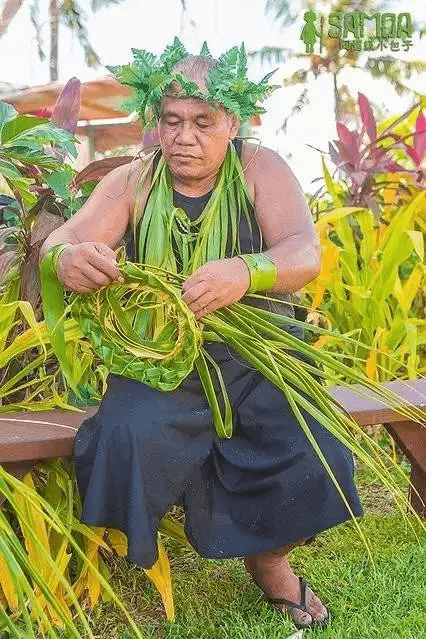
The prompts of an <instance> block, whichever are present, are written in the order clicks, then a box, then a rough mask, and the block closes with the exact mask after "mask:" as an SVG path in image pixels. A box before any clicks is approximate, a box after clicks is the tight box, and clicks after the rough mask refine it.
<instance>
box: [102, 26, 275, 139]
mask: <svg viewBox="0 0 426 639" xmlns="http://www.w3.org/2000/svg"><path fill="white" fill-rule="evenodd" d="M132 53H133V62H131V63H129V64H125V65H122V66H108V67H107V69H109V71H111V73H114V75H115V76H116V78H117V80H118V82H120V83H121V84H123V85H125V86H128V87H130V88H131V89H133V91H134V94H133V96H132V98H131V99H130V100H128V101H127V102H126V103H125V106H126V107H127V108H128V109H129V110H135V111H138V113H139V115H140V118H141V121H142V124H143V126H144V127H145V128H151V127H152V126H153V125H154V124H155V123H156V117H157V114H158V106H159V103H160V100H161V98H162V97H163V96H164V94H165V93H166V90H167V89H168V88H169V87H170V85H171V84H172V83H173V82H177V83H178V84H179V85H180V87H181V92H180V94H178V95H181V96H182V97H183V96H188V97H194V98H201V99H202V100H205V101H207V102H208V103H209V104H211V105H217V103H218V102H219V103H220V104H222V105H223V107H224V108H225V109H226V110H227V111H229V112H230V113H233V114H234V115H236V116H237V118H239V119H240V120H242V121H245V120H248V119H250V118H251V117H252V116H253V115H258V114H261V113H264V112H265V109H264V108H263V107H261V106H259V104H258V102H262V101H263V100H264V99H265V98H266V97H267V96H268V95H269V94H270V93H271V92H272V91H273V90H274V89H276V88H278V86H277V85H269V84H268V81H269V78H270V77H271V75H272V73H274V71H273V72H271V73H268V74H267V75H265V76H264V77H263V78H262V80H261V81H260V82H258V83H256V82H251V81H250V80H248V78H247V56H246V53H245V49H244V44H241V47H240V48H238V47H237V46H235V47H232V48H231V49H229V51H227V52H226V53H224V54H222V55H221V56H220V58H219V61H218V64H217V65H216V66H215V67H214V68H213V69H212V70H211V71H210V73H209V75H208V77H207V82H206V84H207V90H208V92H207V94H206V93H205V92H204V93H203V92H202V91H200V89H199V87H198V86H197V84H195V83H194V82H191V81H189V80H188V79H187V78H185V76H183V75H182V74H181V73H173V72H172V69H173V66H174V65H175V64H176V63H177V62H180V61H181V60H183V59H184V58H186V57H187V56H188V52H187V51H186V49H185V47H184V45H183V44H182V42H181V41H180V40H179V38H177V37H176V38H175V39H174V41H173V44H170V45H168V46H167V47H166V49H165V50H164V52H163V53H162V54H161V56H160V58H159V59H157V57H156V56H155V55H154V54H153V53H150V52H149V51H145V50H142V49H132ZM199 55H200V57H202V58H211V57H212V56H211V53H210V51H209V49H208V46H207V43H206V42H204V44H203V46H202V48H201V51H200V54H199Z"/></svg>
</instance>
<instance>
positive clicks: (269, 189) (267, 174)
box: [247, 148, 321, 293]
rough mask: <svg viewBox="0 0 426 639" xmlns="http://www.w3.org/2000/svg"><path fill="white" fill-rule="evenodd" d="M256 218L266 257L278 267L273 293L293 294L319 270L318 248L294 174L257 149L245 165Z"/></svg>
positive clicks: (271, 154)
mask: <svg viewBox="0 0 426 639" xmlns="http://www.w3.org/2000/svg"><path fill="white" fill-rule="evenodd" d="M247 179H248V180H249V181H251V182H252V184H253V185H254V204H255V214H256V219H257V221H258V224H259V228H260V229H261V232H262V235H263V238H264V242H265V244H266V246H267V247H268V250H267V251H265V254H266V255H268V256H269V257H270V258H271V259H272V261H273V262H275V264H276V266H277V267H278V277H277V282H276V284H275V286H274V288H273V289H272V291H276V292H282V293H284V292H294V291H298V290H299V289H301V288H302V287H303V286H304V285H305V284H307V283H308V282H310V281H311V280H312V279H314V278H315V277H316V276H317V275H318V274H319V272H320V268H321V246H320V243H319V238H318V235H317V232H316V229H315V225H314V223H313V220H312V216H311V213H310V211H309V207H308V205H307V203H306V198H305V196H304V194H303V192H302V189H301V188H300V185H299V183H298V181H297V179H296V178H295V176H294V174H293V173H292V171H291V170H290V168H289V167H288V166H287V164H286V163H285V162H284V160H283V159H282V158H280V157H279V156H278V155H277V154H276V153H274V152H273V151H271V150H270V149H266V148H260V149H259V151H258V153H257V154H256V155H255V156H254V158H253V162H252V163H251V164H250V165H249V166H248V169H247Z"/></svg>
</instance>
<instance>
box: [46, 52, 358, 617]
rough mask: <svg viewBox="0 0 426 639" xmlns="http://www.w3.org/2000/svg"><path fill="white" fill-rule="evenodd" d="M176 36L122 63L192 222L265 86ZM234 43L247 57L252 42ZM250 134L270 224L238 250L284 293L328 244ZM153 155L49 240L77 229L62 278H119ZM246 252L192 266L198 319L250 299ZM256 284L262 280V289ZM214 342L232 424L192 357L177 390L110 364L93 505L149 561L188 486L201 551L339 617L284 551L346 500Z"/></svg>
mask: <svg viewBox="0 0 426 639" xmlns="http://www.w3.org/2000/svg"><path fill="white" fill-rule="evenodd" d="M177 43H178V41H177V42H176V40H175V43H174V45H173V46H174V47H175V50H174V52H173V51H172V54H173V55H169V54H170V50H169V51H167V50H166V52H165V54H164V55H163V56H162V58H161V59H160V62H159V63H156V64H155V66H153V67H152V68H151V69H150V70H149V69H148V71H149V72H148V71H146V64H147V62H146V60H147V57H146V55H145V54H146V52H134V53H135V63H134V65H133V66H131V65H129V68H127V67H123V68H122V69H121V70H120V69H119V70H116V69H115V71H116V72H117V75H118V77H119V78H121V79H122V81H123V78H124V79H125V78H127V79H128V78H129V77H135V76H136V75H137V74H138V73H139V75H138V80H137V81H136V83H135V84H132V82H134V81H133V80H128V81H127V83H128V84H131V85H132V86H133V87H134V88H136V89H137V91H139V105H142V106H140V108H141V115H142V117H143V118H144V117H146V113H147V112H148V111H149V109H151V111H152V110H154V113H155V114H156V117H157V120H158V122H157V126H158V135H159V139H160V150H161V152H159V154H158V156H157V158H156V160H157V165H158V160H159V158H160V156H162V158H163V159H164V161H165V165H166V170H168V171H169V172H170V176H171V180H172V188H173V193H170V198H173V204H174V206H175V207H181V208H183V209H185V210H186V212H187V215H188V217H189V219H190V220H192V223H194V224H196V223H197V219H202V214H203V211H204V207H207V208H208V203H209V202H210V199H211V197H210V196H211V192H212V190H213V189H214V188H215V185H216V184H217V179H218V175H219V174H220V171H221V167H222V166H224V163H225V162H226V158H228V156H229V153H230V151H229V145H230V144H233V143H235V144H236V136H237V133H238V130H239V125H240V119H239V116H240V115H241V113H243V114H244V113H245V114H247V113H250V112H251V113H253V112H256V111H255V110H254V109H255V105H254V103H253V97H250V96H253V95H256V91H255V90H253V86H255V85H253V86H252V85H251V84H250V83H248V81H246V87H248V90H247V92H246V93H245V94H244V90H243V89H241V75H242V74H241V64H240V67H239V68H240V72H239V79H240V90H239V91H238V92H237V91H235V90H234V89H233V88H232V86H234V85H232V86H231V85H230V88H228V90H227V91H222V88H221V87H222V86H223V82H225V81H226V78H229V65H228V67H226V64H227V62H226V58H225V62H223V59H224V57H222V58H221V61H220V62H217V61H215V60H213V59H212V58H211V57H210V56H209V54H208V52H206V50H205V48H204V47H203V51H202V54H201V55H200V56H188V55H187V54H186V52H182V49H181V48H179V46H178V45H180V43H178V44H177ZM180 47H181V45H180ZM176 48H177V53H178V55H177V56H176V55H175V54H176ZM169 49H172V47H170V48H169ZM233 51H234V53H235V50H233ZM237 51H238V50H237ZM166 54H167V55H169V58H167V55H166ZM149 55H150V54H149ZM238 55H239V60H240V62H244V63H245V59H244V51H243V49H241V50H240V51H239V52H238ZM176 57H177V58H178V59H177V61H176ZM237 58H238V56H237ZM138 61H139V62H138ZM161 62H164V66H163V67H161V73H162V74H163V75H164V77H166V79H167V78H169V80H168V81H165V83H164V87H163V89H162V92H161V95H160V96H159V97H158V92H157V93H156V87H157V85H156V83H155V81H154V80H152V78H153V77H154V75H155V73H157V69H158V67H159V66H160V64H161ZM171 62H173V64H171ZM237 63H238V60H237ZM138 64H139V66H138ZM230 64H231V63H230ZM224 65H225V68H224ZM237 66H238V64H237ZM129 69H130V71H131V73H128V74H127V75H126V73H125V71H126V70H129ZM144 69H145V71H144ZM119 71H122V75H121V76H120V73H119ZM220 73H222V75H220ZM144 74H145V75H144ZM167 74H168V75H167ZM158 77H160V72H158ZM161 77H163V76H161ZM218 78H219V79H218ZM224 79H225V80H224ZM150 82H152V84H151V85H150V84H149V83H150ZM215 83H216V84H215ZM259 86H260V85H257V87H259ZM218 87H219V88H218ZM261 88H262V89H265V85H263V87H261ZM233 91H234V92H233ZM259 91H260V89H259ZM141 96H142V97H141ZM147 96H148V97H147ZM229 96H230V97H231V98H232V100H231V102H230V101H229ZM241 96H243V97H241ZM244 96H245V97H244ZM247 96H249V97H247ZM238 100H240V102H239V103H238ZM244 100H245V101H244ZM250 100H251V102H250ZM238 104H239V105H240V106H238ZM247 105H248V107H247ZM225 107H226V108H225ZM240 107H241V108H240ZM244 109H245V110H244ZM257 109H258V107H257ZM257 112H259V111H257ZM239 146H240V155H241V157H240V160H241V165H242V167H243V169H244V175H245V180H246V182H247V189H248V194H249V198H250V200H251V202H252V203H253V206H252V209H253V214H254V216H253V220H252V221H253V225H255V226H256V228H257V227H258V229H257V230H258V231H259V233H258V234H257V235H256V232H254V235H253V234H252V233H251V231H250V241H249V238H248V230H249V227H250V225H251V223H250V224H249V223H248V222H247V223H246V225H245V226H244V224H245V223H244V221H242V222H240V226H239V232H240V243H241V253H244V247H246V249H245V250H246V251H247V253H249V252H250V253H252V254H253V255H254V258H255V259H256V256H257V257H259V258H261V260H260V261H259V265H260V266H259V269H260V271H259V272H260V273H261V275H260V279H258V282H261V281H264V282H265V281H268V282H271V281H272V282H273V284H272V286H269V289H270V291H271V292H272V293H273V294H274V296H277V297H278V296H280V295H282V294H288V293H289V292H293V291H297V290H299V289H300V288H301V287H303V286H304V285H305V284H306V283H307V282H309V281H310V280H312V279H313V278H314V277H316V276H317V275H318V273H319V270H320V247H319V243H318V238H317V235H316V232H315V227H314V225H313V222H312V219H311V215H310V212H309V209H308V207H307V205H306V201H305V198H304V195H303V193H302V191H301V189H300V186H299V185H298V182H297V180H296V178H295V177H294V175H293V173H292V172H291V170H290V169H289V167H288V166H287V165H286V164H285V162H284V161H283V160H282V159H281V158H280V157H279V156H278V155H277V154H275V153H274V152H272V151H271V150H269V149H267V148H263V147H257V146H256V145H252V144H245V143H244V144H241V143H240V145H239ZM241 147H242V148H241ZM155 170H156V166H153V167H152V170H151V171H150V173H149V175H148V177H147V178H146V179H145V180H144V181H143V182H142V183H141V182H140V179H139V178H140V175H141V172H142V171H143V160H138V161H136V162H134V163H133V164H132V165H131V166H130V168H129V167H128V166H124V167H119V168H117V169H115V170H114V171H112V172H111V173H110V174H109V175H107V176H106V177H105V178H104V179H103V180H102V181H101V183H100V185H99V186H98V188H97V189H96V190H95V191H94V193H93V194H92V196H91V198H90V199H89V200H88V201H87V202H86V204H85V205H84V207H83V208H82V209H81V211H79V212H78V214H76V215H74V216H73V217H72V218H70V219H69V220H68V221H67V222H66V223H65V224H64V225H63V226H62V227H60V228H59V229H57V230H56V231H54V232H53V233H52V234H51V235H50V236H49V237H48V238H47V240H46V242H45V244H44V246H43V249H42V255H43V254H45V252H46V251H47V250H49V249H50V248H51V247H54V246H56V245H58V244H63V243H66V244H67V246H65V248H64V249H63V250H62V251H61V252H60V254H59V256H58V260H57V265H56V268H57V273H58V277H59V279H60V280H61V281H62V283H63V285H64V286H65V287H66V288H67V289H69V290H72V291H79V292H83V293H89V292H91V291H94V290H96V289H98V288H100V287H103V286H107V285H108V284H110V283H111V282H114V281H117V280H120V278H121V275H120V271H119V270H118V268H117V264H116V261H115V253H114V249H115V248H116V247H117V246H118V244H119V242H120V241H121V240H122V238H123V237H124V236H125V234H126V231H127V230H128V228H129V225H131V226H133V227H137V229H138V231H139V233H142V230H141V229H142V227H141V226H140V224H139V225H138V221H139V222H140V220H138V219H135V211H136V212H137V211H140V212H141V219H142V220H143V212H144V210H147V209H146V204H147V202H149V200H150V197H152V191H153V181H155V178H154V174H155V175H156V173H155ZM136 218H138V215H136ZM253 238H254V239H253ZM154 239H155V238H154ZM151 240H152V238H151ZM250 242H251V246H252V250H251V249H250ZM247 247H248V248H247ZM262 249H266V250H262ZM130 250H133V251H135V250H136V247H135V246H134V247H133V249H130ZM231 255H232V252H231ZM253 255H252V257H253ZM242 257H243V259H242V258H241V257H240V256H239V255H233V256H227V257H222V259H215V260H210V261H208V262H207V263H205V264H204V265H202V266H201V267H200V268H198V269H197V270H196V271H195V272H194V273H193V274H191V275H190V276H189V277H187V279H186V281H185V282H184V284H183V287H182V298H183V300H184V301H185V302H186V304H187V305H188V306H189V308H190V309H191V310H192V311H193V313H194V315H195V317H196V318H197V319H202V318H203V317H204V316H205V315H206V314H208V313H211V312H212V311H215V310H217V309H220V308H222V307H224V306H228V305H230V304H232V303H233V302H236V301H238V300H240V299H241V298H242V297H243V296H244V295H245V293H246V292H247V291H248V289H249V287H251V284H252V283H253V278H254V274H253V270H251V266H250V264H251V262H250V260H247V261H246V260H245V259H244V255H243V256H242ZM262 260H263V261H262ZM139 261H143V260H142V259H141V255H139ZM265 265H266V266H265ZM255 266H256V268H257V265H255ZM259 269H258V270H259ZM262 269H264V270H265V273H266V280H265V279H264V280H262ZM271 273H272V275H273V279H272V280H271V279H270V277H271ZM256 277H258V274H257V275H256ZM268 278H269V279H268ZM259 286H260V289H259V288H258V289H257V290H262V287H261V285H260V284H259ZM264 288H265V287H263V290H264ZM284 297H285V296H284ZM211 353H212V354H213V355H214V357H215V358H216V359H217V361H218V363H219V364H220V365H221V367H222V369H223V371H224V377H225V381H226V383H227V385H228V386H229V393H230V397H231V400H232V403H233V408H234V411H235V415H236V417H235V420H236V432H235V435H234V437H232V438H231V439H230V440H226V441H224V440H217V438H215V436H214V433H213V431H212V428H211V415H210V412H209V411H208V409H207V408H206V402H205V399H204V397H203V394H202V390H201V386H200V383H199V380H198V379H197V378H196V374H195V373H194V374H193V375H192V377H191V376H190V377H189V378H188V380H185V383H184V384H182V386H181V387H179V388H178V389H176V391H173V392H172V393H161V392H160V391H156V390H154V389H151V388H148V387H147V386H145V385H144V384H141V383H140V382H137V381H135V380H129V379H125V378H123V377H121V376H118V375H110V377H109V388H108V391H107V393H106V395H105V397H104V398H103V400H102V403H101V406H100V408H99V411H98V413H97V415H95V417H94V418H92V419H90V420H86V422H85V423H84V424H83V425H82V427H81V428H80V430H79V433H78V434H77V436H76V439H75V447H74V455H75V459H76V463H77V473H78V479H79V486H80V489H81V492H82V494H83V498H84V510H83V519H84V520H85V521H86V522H87V523H90V524H94V525H105V526H110V527H115V528H120V529H122V530H124V531H125V532H126V533H127V536H128V540H129V558H130V559H132V560H133V561H137V562H138V563H140V564H141V565H143V566H145V567H148V566H149V565H151V564H152V562H153V561H154V560H155V536H154V535H155V530H156V525H157V524H158V521H159V518H160V517H161V516H162V515H163V514H164V512H166V510H167V508H168V507H169V506H170V505H171V504H172V503H176V501H181V502H182V503H183V505H184V507H185V511H186V515H187V522H186V532H187V534H188V537H189V539H190V541H191V542H192V543H193V545H194V546H195V547H196V549H197V550H198V551H199V552H200V553H201V554H202V555H204V556H209V557H218V558H221V557H232V556H242V557H244V558H245V565H246V567H247V570H248V571H249V573H251V575H252V576H253V578H254V580H255V582H256V583H257V585H259V587H260V588H262V590H263V591H264V592H265V595H266V598H267V599H268V600H269V601H270V602H271V603H272V605H274V606H275V607H276V608H278V609H280V610H282V611H283V612H286V613H287V614H289V615H290V616H291V618H292V619H293V621H294V623H295V624H296V625H297V626H298V627H301V628H305V627H311V626H323V625H325V624H326V623H327V621H328V620H329V613H328V610H327V609H326V607H325V606H324V605H323V604H322V602H321V601H320V599H319V598H318V597H317V596H316V595H314V593H313V592H312V591H311V590H310V589H309V588H306V583H305V582H304V580H302V579H299V578H298V577H296V576H295V575H294V574H293V572H292V570H291V568H290V566H289V563H288V560H287V554H288V552H289V551H290V550H291V549H292V548H294V547H295V546H296V545H298V544H303V543H305V541H306V539H307V538H309V537H312V536H313V535H315V534H316V533H317V532H320V531H321V530H324V529H325V528H328V527H330V526H332V525H335V524H337V523H339V522H341V521H344V520H346V519H348V518H349V514H348V512H347V511H346V510H345V508H344V507H343V504H342V500H341V499H340V497H339V496H338V494H337V492H336V490H335V488H334V487H333V486H332V485H331V482H330V480H329V478H328V476H327V474H326V472H325V470H324V469H323V468H322V466H321V463H320V462H319V461H318V459H317V458H316V457H315V455H314V454H313V452H312V450H311V449H310V446H309V444H308V442H307V441H306V440H305V438H304V435H303V434H302V433H301V431H300V428H299V427H298V425H297V422H296V420H295V419H294V417H293V416H292V414H291V411H290V410H289V407H288V405H287V402H286V401H285V399H284V398H283V396H282V393H280V392H279V391H278V390H277V389H275V388H274V387H272V385H271V384H269V383H268V382H266V380H264V379H263V378H262V376H261V375H260V374H259V373H257V372H256V371H253V370H252V369H250V368H249V367H247V364H246V363H245V362H244V361H241V360H240V361H237V358H236V357H235V355H234V354H233V353H231V352H230V351H229V349H227V348H226V345H222V344H220V345H219V344H216V345H212V350H211ZM311 427H312V428H313V429H314V432H315V434H316V437H317V438H318V439H319V440H320V441H321V447H322V449H323V451H324V452H325V454H326V455H327V458H328V460H329V463H330V465H331V466H332V467H333V469H334V471H335V473H336V475H337V477H338V479H339V482H340V484H341V486H342V487H343V489H344V491H345V494H346V495H347V498H348V500H349V502H350V504H351V507H352V509H353V511H354V512H355V514H359V512H360V506H359V502H358V498H357V495H356V490H355V488H354V485H353V480H352V473H353V467H352V462H351V457H350V455H349V454H348V452H347V451H346V449H344V448H343V446H341V445H340V444H338V443H337V442H336V440H334V438H332V437H331V436H330V435H329V434H328V433H325V431H323V429H321V427H319V425H316V423H313V424H311ZM315 429H316V430H315Z"/></svg>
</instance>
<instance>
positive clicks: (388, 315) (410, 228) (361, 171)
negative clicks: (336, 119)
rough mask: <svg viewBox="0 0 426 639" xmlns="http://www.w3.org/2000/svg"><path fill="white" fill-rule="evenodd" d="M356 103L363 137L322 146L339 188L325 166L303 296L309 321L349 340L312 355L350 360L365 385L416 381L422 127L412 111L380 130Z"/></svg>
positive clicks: (420, 343) (421, 314)
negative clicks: (315, 252)
mask: <svg viewBox="0 0 426 639" xmlns="http://www.w3.org/2000/svg"><path fill="white" fill-rule="evenodd" d="M358 104H359V110H360V118H361V126H360V130H359V131H349V130H348V129H347V127H346V126H345V125H343V124H341V123H338V124H337V133H338V139H337V140H335V141H334V146H333V144H331V143H330V145H329V149H330V158H331V160H332V161H333V162H334V163H335V164H336V166H337V167H338V169H339V172H340V174H342V175H343V179H340V180H338V179H335V178H334V177H332V176H331V174H330V172H329V170H328V168H327V165H326V163H325V161H324V159H323V170H324V187H325V193H324V194H323V197H321V191H323V189H324V187H321V189H320V190H319V191H318V192H317V194H316V196H319V197H320V199H319V200H317V201H316V208H317V211H316V214H317V217H318V220H317V223H316V224H317V229H318V231H319V234H320V237H321V244H322V248H323V262H322V271H321V274H320V276H319V277H318V278H317V279H316V280H315V281H314V282H313V283H311V284H310V285H309V286H308V287H307V288H306V291H307V294H308V298H309V300H310V310H311V316H310V317H311V319H312V320H315V319H316V320H319V321H320V322H321V323H322V325H326V326H333V327H334V329H335V331H336V332H338V333H339V334H340V333H341V334H344V335H346V336H347V337H351V338H353V339H354V341H353V342H341V341H340V340H339V339H338V338H335V337H332V336H322V337H321V338H320V339H319V341H318V342H317V346H318V347H321V348H323V349H327V350H330V351H333V352H335V353H341V354H342V355H344V356H345V357H347V358H351V359H352V360H353V365H354V366H356V367H357V368H358V369H359V370H364V371H365V372H366V374H367V375H368V376H369V377H370V378H373V379H377V380H381V381H383V380H386V379H391V378H394V377H400V378H407V377H409V378H416V377H417V376H419V375H422V374H424V372H425V370H426V361H425V354H426V348H425V345H426V314H425V304H426V300H425V293H424V288H423V285H424V284H423V283H424V270H425V266H424V231H425V225H426V213H425V211H426V190H425V186H426V174H425V172H424V169H422V168H421V167H422V165H424V164H423V163H424V159H425V157H426V119H425V117H424V116H423V114H422V112H421V109H420V107H419V105H417V106H415V107H413V108H411V109H410V110H409V111H408V112H407V113H405V114H403V115H402V116H401V117H399V118H397V119H390V120H388V121H387V122H385V123H382V124H381V125H380V126H379V127H378V126H377V124H376V121H375V118H374V115H373V111H372V108H371V106H370V104H369V102H368V100H367V99H366V97H365V96H364V95H362V94H359V99H358ZM377 129H380V132H379V133H378V132H377ZM366 138H367V139H366ZM410 165H411V166H410ZM413 165H414V166H413ZM317 309H319V310H320V311H321V314H320V315H318V313H315V312H316V311H317ZM325 319H326V321H324V320H325ZM358 339H359V340H360V341H361V342H363V343H364V344H365V345H366V347H362V346H360V345H359V344H357V343H356V340H358ZM370 348H371V349H372V350H369V349H370Z"/></svg>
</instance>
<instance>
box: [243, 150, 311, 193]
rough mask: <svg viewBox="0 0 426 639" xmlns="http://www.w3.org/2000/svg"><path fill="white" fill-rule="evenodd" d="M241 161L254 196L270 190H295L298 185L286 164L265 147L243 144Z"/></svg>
mask: <svg viewBox="0 0 426 639" xmlns="http://www.w3.org/2000/svg"><path fill="white" fill-rule="evenodd" d="M241 161H242V164H243V167H244V173H245V176H246V179H247V182H248V184H249V186H250V187H251V189H252V191H253V193H254V195H255V196H256V195H259V193H260V192H262V191H264V190H268V191H269V190H270V189H277V188H278V189H280V190H290V191H291V190H297V191H300V192H301V187H300V184H299V182H298V180H297V178H296V176H295V175H294V173H293V171H292V170H291V168H290V167H289V165H288V164H287V162H286V161H285V160H284V159H283V158H282V157H281V156H280V155H279V154H278V153H276V152H275V151H273V150H272V149H269V148H268V147H266V146H261V145H257V144H245V145H244V146H243V153H242V156H241Z"/></svg>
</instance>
